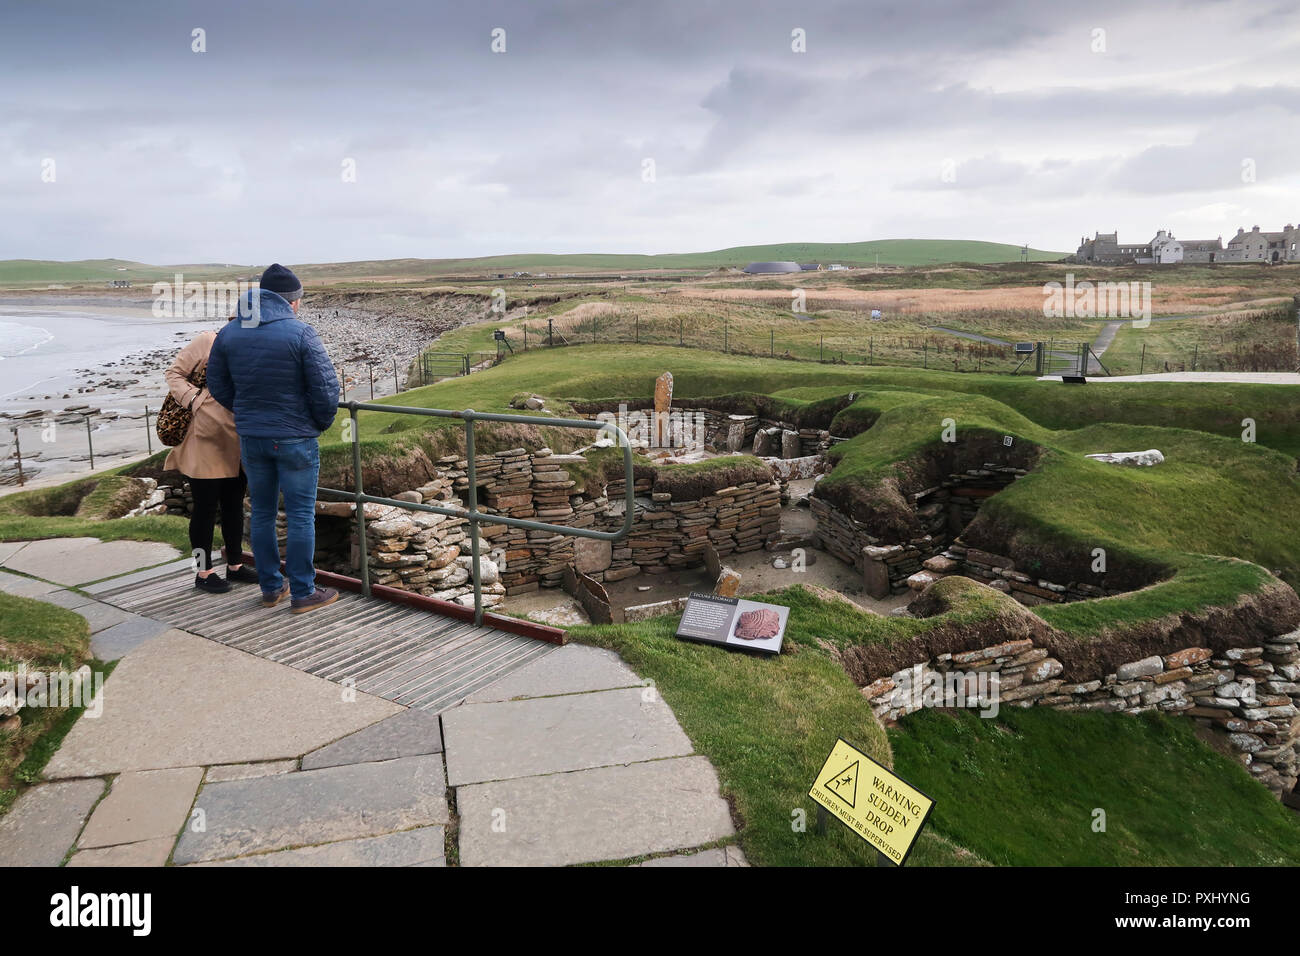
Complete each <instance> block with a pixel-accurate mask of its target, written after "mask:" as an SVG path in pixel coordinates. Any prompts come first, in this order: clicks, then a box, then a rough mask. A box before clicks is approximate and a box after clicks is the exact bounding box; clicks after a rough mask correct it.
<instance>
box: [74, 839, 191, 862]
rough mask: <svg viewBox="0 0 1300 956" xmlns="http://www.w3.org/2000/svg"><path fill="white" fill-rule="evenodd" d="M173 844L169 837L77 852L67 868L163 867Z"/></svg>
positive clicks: (174, 840) (173, 840) (173, 841)
mask: <svg viewBox="0 0 1300 956" xmlns="http://www.w3.org/2000/svg"><path fill="white" fill-rule="evenodd" d="M175 842H176V838H175V836H169V837H159V838H158V839H156V840H142V841H141V842H139V843H124V844H122V845H121V846H109V847H104V848H102V849H97V850H78V851H77V852H76V853H74V854H72V858H71V859H69V860H68V866H165V865H166V864H167V857H168V856H169V855H170V854H171V852H172V844H173V843H175Z"/></svg>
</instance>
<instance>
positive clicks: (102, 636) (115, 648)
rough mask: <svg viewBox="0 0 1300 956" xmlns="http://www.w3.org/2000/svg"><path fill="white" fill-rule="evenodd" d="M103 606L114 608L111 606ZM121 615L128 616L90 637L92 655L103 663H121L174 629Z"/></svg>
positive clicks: (146, 618) (133, 616) (151, 621)
mask: <svg viewBox="0 0 1300 956" xmlns="http://www.w3.org/2000/svg"><path fill="white" fill-rule="evenodd" d="M103 606H104V607H112V605H109V604H105V605H103ZM113 610H115V611H116V610H118V609H117V608H113ZM78 613H80V611H78ZM121 613H122V614H125V615H126V617H125V618H124V619H123V620H121V621H118V622H117V623H115V624H112V625H110V626H108V627H106V628H104V629H103V630H102V631H98V632H96V633H92V634H91V635H90V653H91V654H93V655H94V656H95V657H96V658H97V659H99V660H101V661H120V660H121V659H122V658H124V657H126V655H127V654H130V653H131V652H132V651H133V650H135V649H136V648H137V647H139V646H140V645H142V644H145V643H148V642H149V641H152V640H153V639H154V638H155V637H158V636H160V635H162V634H166V633H167V632H168V631H170V630H171V629H172V626H171V625H170V624H166V623H164V622H163V621H155V620H154V619H153V618H151V617H141V616H140V615H139V614H132V613H130V612H129V611H122V612H121Z"/></svg>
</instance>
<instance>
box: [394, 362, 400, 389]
mask: <svg viewBox="0 0 1300 956" xmlns="http://www.w3.org/2000/svg"><path fill="white" fill-rule="evenodd" d="M399 391H401V386H400V385H398V384H397V359H393V394H394V395H396V394H397V393H398V392H399Z"/></svg>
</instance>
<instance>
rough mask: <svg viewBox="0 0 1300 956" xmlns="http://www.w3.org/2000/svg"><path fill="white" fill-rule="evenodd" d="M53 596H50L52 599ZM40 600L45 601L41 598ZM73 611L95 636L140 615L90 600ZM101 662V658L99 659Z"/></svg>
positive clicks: (58, 592) (66, 592) (64, 592)
mask: <svg viewBox="0 0 1300 956" xmlns="http://www.w3.org/2000/svg"><path fill="white" fill-rule="evenodd" d="M54 593H55V594H69V593H71V592H69V591H56V592H54ZM52 596H53V595H51V597H52ZM42 600H45V599H44V598H42ZM74 610H76V612H77V613H78V614H80V615H81V616H82V617H84V618H85V619H86V623H87V624H89V625H90V633H91V634H97V633H99V632H100V631H102V630H104V629H105V628H108V627H112V626H113V625H114V624H121V623H122V622H123V621H129V620H131V619H133V618H139V616H140V615H138V614H132V613H131V612H130V611H124V610H122V609H121V608H120V607H113V605H111V604H105V603H104V602H103V601H96V600H95V599H94V598H91V599H90V603H89V604H83V605H80V606H78V607H76V608H75V609H74ZM100 660H103V658H100Z"/></svg>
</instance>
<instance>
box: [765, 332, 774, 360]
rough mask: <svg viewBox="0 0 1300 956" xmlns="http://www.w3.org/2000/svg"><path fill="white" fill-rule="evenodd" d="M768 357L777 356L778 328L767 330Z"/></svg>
mask: <svg viewBox="0 0 1300 956" xmlns="http://www.w3.org/2000/svg"><path fill="white" fill-rule="evenodd" d="M767 357H768V358H776V329H768V330H767Z"/></svg>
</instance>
